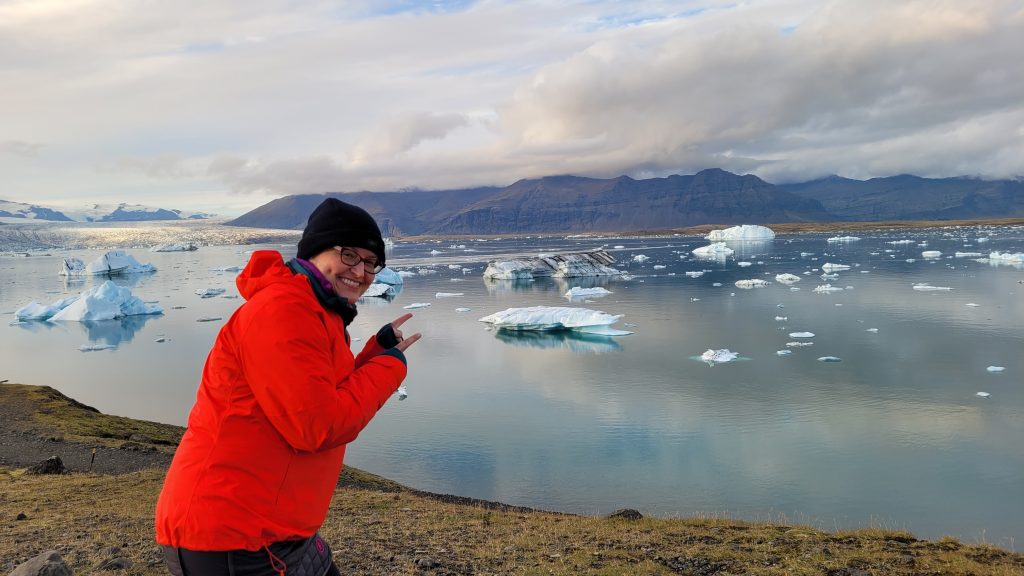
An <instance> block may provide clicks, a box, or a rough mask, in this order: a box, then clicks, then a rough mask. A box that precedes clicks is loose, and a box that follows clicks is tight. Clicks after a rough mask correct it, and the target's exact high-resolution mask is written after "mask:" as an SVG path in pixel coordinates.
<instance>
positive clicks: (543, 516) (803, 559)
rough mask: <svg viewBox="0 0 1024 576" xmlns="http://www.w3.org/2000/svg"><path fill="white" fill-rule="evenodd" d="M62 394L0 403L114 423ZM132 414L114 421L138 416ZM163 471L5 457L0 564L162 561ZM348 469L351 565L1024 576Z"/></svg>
mask: <svg viewBox="0 0 1024 576" xmlns="http://www.w3.org/2000/svg"><path fill="white" fill-rule="evenodd" d="M12 390H13V391H12ZM34 390H35V391H39V390H43V392H41V393H39V395H37V396H36V397H37V398H39V399H40V400H39V403H35V401H33V400H29V399H28V398H30V397H31V396H33V394H32V393H33V391H34ZM66 400H67V401H66V402H63V403H62V402H61V401H60V400H59V398H57V397H55V396H54V395H53V394H52V393H49V392H46V391H45V389H37V388H36V389H34V388H32V387H16V388H12V387H10V386H8V385H0V403H3V404H5V405H6V406H8V407H9V406H12V405H17V406H19V410H24V409H31V410H32V412H31V413H22V414H23V415H24V416H26V417H28V418H29V419H31V420H32V421H33V422H35V424H34V425H35V426H37V427H38V428H37V429H36V430H37V431H38V432H39V433H44V434H64V435H65V436H68V435H71V434H72V433H71V432H70V431H71V430H76V431H77V432H75V433H74V434H76V435H80V437H81V438H85V436H82V431H84V430H91V431H92V432H93V433H97V434H99V435H101V436H102V435H103V434H106V435H107V436H106V437H107V438H110V437H111V436H113V435H115V432H113V431H111V430H106V429H104V427H103V426H102V425H100V424H99V422H100V420H98V419H97V418H98V417H97V413H95V412H92V411H90V410H89V409H88V408H87V407H82V406H81V405H76V403H74V402H73V401H71V400H70V399H66ZM8 401H12V402H10V403H8ZM39 408H46V410H48V412H40V411H39ZM0 410H2V409H0ZM56 414H60V419H56V418H55V415H56ZM4 415H6V416H10V413H8V414H0V416H4ZM100 416H102V415H100ZM124 420H127V419H123V420H122V419H116V420H111V421H109V422H111V423H112V425H117V426H126V425H127V426H129V428H130V427H131V426H130V422H131V421H128V422H127V423H126V422H124ZM9 421H13V420H11V419H10V418H5V420H4V422H5V425H6V422H9ZM85 422H91V423H92V424H91V425H92V426H98V427H93V428H87V427H85ZM159 426H163V425H159ZM50 427H52V428H50ZM170 428H172V429H173V428H174V427H170ZM118 430H119V431H118V432H116V434H120V435H122V436H123V434H124V433H125V432H126V430H124V429H120V428H119V429H118ZM177 430H178V431H180V429H177ZM151 433H153V434H158V433H157V432H152V431H151ZM163 474H164V470H163V469H161V468H148V469H143V470H141V471H137V472H130V473H125V474H117V475H101V474H91V473H75V474H65V475H60V476H38V475H31V474H26V473H25V470H24V469H15V468H9V467H8V468H2V469H0V526H2V527H3V529H2V530H0V571H3V572H4V573H6V572H9V571H10V570H12V569H13V568H14V566H16V565H17V564H18V563H20V562H23V561H25V560H27V559H28V558H31V557H32V556H35V555H36V554H39V553H41V552H43V551H45V550H51V549H56V550H57V551H59V552H60V553H61V555H62V556H63V557H64V558H65V560H66V561H67V562H68V563H69V565H70V566H71V567H72V569H73V570H74V571H75V573H77V574H82V573H90V572H94V571H96V570H97V567H98V566H100V565H101V564H102V563H103V562H111V561H113V560H117V561H118V562H119V563H120V565H122V566H124V565H128V564H130V567H128V568H125V569H123V570H121V571H120V572H121V573H123V574H164V573H165V572H164V568H163V565H162V560H161V557H160V554H159V550H158V549H157V547H156V545H155V544H154V542H153V526H152V524H153V508H154V506H155V503H156V498H157V494H158V493H159V490H160V485H161V482H162V481H163ZM341 480H342V481H341V482H340V483H339V488H338V491H337V492H336V494H335V498H334V501H333V504H332V505H331V509H330V512H329V513H328V517H327V521H326V522H325V524H324V527H323V530H322V533H323V535H324V536H325V537H326V539H327V540H328V542H330V543H331V544H332V546H333V549H334V552H335V560H336V562H337V563H338V565H339V567H341V569H342V573H345V574H565V575H569V574H608V575H612V574H625V575H631V574H637V575H639V574H644V575H647V574H695V575H711V574H772V575H783V574H798V575H799V574H825V575H830V576H844V575H845V576H862V575H867V574H874V575H882V574H908V575H909V574H917V575H923V574H962V575H967V574H977V575H1010V574H1018V575H1024V555H1020V554H1015V553H1011V552H1007V551H1004V550H1001V549H998V548H995V547H992V546H988V545H968V544H962V543H960V542H958V541H956V540H953V539H943V540H939V541H924V540H917V539H915V538H914V537H913V536H912V535H911V534H909V533H906V532H898V531H889V530H880V529H869V530H859V531H853V532H823V531H819V530H816V529H812V528H808V527H803V526H784V525H778V524H763V523H747V522H738V521H734V520H728V519H720V518H705V519H699V518H698V519H652V518H641V519H636V520H629V519H624V518H597V517H588V516H576V515H568V514H555V513H548V512H539V511H531V510H525V509H521V508H513V507H507V506H502V505H500V504H496V503H488V502H480V501H466V500H465V499H458V498H453V497H445V496H439V495H433V494H426V493H422V492H418V491H415V490H411V489H409V488H406V487H404V486H401V485H398V484H396V483H394V482H390V481H388V480H386V479H383V478H380V477H377V476H373V475H372V474H367V473H364V472H360V471H358V470H353V469H347V470H346V473H345V474H344V475H343V478H342V479H341ZM19 515H24V518H23V519H20V520H18V519H17V518H18V517H19Z"/></svg>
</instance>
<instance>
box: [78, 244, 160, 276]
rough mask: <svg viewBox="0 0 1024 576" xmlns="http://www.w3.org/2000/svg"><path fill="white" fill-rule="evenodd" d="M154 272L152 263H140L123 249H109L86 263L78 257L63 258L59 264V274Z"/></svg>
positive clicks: (97, 274)
mask: <svg viewBox="0 0 1024 576" xmlns="http://www.w3.org/2000/svg"><path fill="white" fill-rule="evenodd" d="M148 272H156V268H155V267H153V265H152V264H141V263H139V261H138V260H136V259H135V258H134V257H132V256H131V255H130V254H128V253H127V252H124V251H123V250H111V251H110V252H107V253H106V254H104V255H103V256H100V257H99V258H97V259H95V260H93V261H92V262H90V263H89V264H88V265H86V264H85V263H84V262H82V260H80V259H78V258H65V259H64V261H63V263H62V264H61V269H60V275H61V276H99V275H104V274H106V275H110V276H112V275H120V274H145V273H148Z"/></svg>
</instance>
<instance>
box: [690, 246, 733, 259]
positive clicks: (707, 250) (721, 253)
mask: <svg viewBox="0 0 1024 576" xmlns="http://www.w3.org/2000/svg"><path fill="white" fill-rule="evenodd" d="M733 252H734V250H733V249H732V248H729V247H728V246H726V244H725V242H714V243H712V244H709V245H708V246H701V247H700V248H696V249H694V250H693V255H694V256H700V257H701V258H725V257H726V256H729V255H730V254H732V253H733Z"/></svg>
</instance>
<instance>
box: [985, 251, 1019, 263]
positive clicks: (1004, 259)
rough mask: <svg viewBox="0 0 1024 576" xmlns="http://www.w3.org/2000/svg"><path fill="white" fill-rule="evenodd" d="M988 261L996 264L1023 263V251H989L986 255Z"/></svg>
mask: <svg viewBox="0 0 1024 576" xmlns="http://www.w3.org/2000/svg"><path fill="white" fill-rule="evenodd" d="M988 260H989V262H995V263H998V264H1024V252H1018V253H1016V254H1011V253H1009V252H1002V253H1000V252H991V253H989V255H988Z"/></svg>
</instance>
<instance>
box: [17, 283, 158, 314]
mask: <svg viewBox="0 0 1024 576" xmlns="http://www.w3.org/2000/svg"><path fill="white" fill-rule="evenodd" d="M163 313H164V310H163V308H162V307H161V306H160V305H159V304H147V303H145V302H143V301H142V300H141V299H140V298H138V297H137V296H135V295H133V294H132V291H131V290H130V289H128V288H125V287H122V286H118V285H117V284H114V283H113V282H111V281H110V280H107V281H106V282H104V283H103V284H100V285H98V286H93V287H92V288H89V289H88V290H86V291H84V292H82V293H81V294H79V295H78V296H71V297H68V298H63V299H61V300H58V301H57V302H54V303H53V304H51V305H49V306H42V305H40V304H37V303H35V302H31V303H29V304H28V305H26V306H23V307H22V308H21V309H19V310H17V311H15V313H14V316H15V318H17V319H18V320H50V321H61V320H65V321H71V322H90V321H99V320H113V319H115V318H121V317H123V316H135V315H146V314H163Z"/></svg>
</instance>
